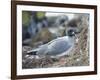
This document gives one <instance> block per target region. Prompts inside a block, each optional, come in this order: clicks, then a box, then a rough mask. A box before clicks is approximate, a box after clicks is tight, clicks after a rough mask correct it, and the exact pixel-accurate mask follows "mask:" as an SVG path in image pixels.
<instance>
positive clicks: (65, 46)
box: [27, 29, 78, 58]
mask: <svg viewBox="0 0 100 80" xmlns="http://www.w3.org/2000/svg"><path fill="white" fill-rule="evenodd" d="M67 32H68V35H66V36H63V37H59V38H56V39H54V40H52V41H50V42H48V43H46V44H44V45H41V46H39V47H38V48H36V49H32V50H30V51H27V54H29V55H38V56H44V55H49V56H50V57H54V58H57V57H61V56H63V55H68V53H67V52H68V51H69V50H70V49H72V47H73V46H74V43H75V35H76V34H77V33H78V32H77V30H75V29H70V30H68V31H67Z"/></svg>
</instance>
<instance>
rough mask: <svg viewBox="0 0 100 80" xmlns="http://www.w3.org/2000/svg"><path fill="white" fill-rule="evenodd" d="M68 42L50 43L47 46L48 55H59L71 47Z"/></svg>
mask: <svg viewBox="0 0 100 80" xmlns="http://www.w3.org/2000/svg"><path fill="white" fill-rule="evenodd" d="M69 42H70V41H69ZM69 42H68V41H67V40H58V41H56V42H53V43H51V44H50V45H49V46H48V55H59V54H61V53H63V52H65V51H67V50H68V49H69V48H71V46H72V45H70V44H69Z"/></svg>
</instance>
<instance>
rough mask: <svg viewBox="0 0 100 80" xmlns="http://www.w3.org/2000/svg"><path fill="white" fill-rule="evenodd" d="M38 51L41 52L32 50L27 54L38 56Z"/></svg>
mask: <svg viewBox="0 0 100 80" xmlns="http://www.w3.org/2000/svg"><path fill="white" fill-rule="evenodd" d="M38 50H39V49H38V48H37V49H32V50H30V51H27V54H28V55H37V52H38Z"/></svg>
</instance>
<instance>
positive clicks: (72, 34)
mask: <svg viewBox="0 0 100 80" xmlns="http://www.w3.org/2000/svg"><path fill="white" fill-rule="evenodd" d="M78 33H80V30H78V29H77V28H72V29H69V30H68V31H67V34H68V36H69V37H73V36H76V34H78Z"/></svg>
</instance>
